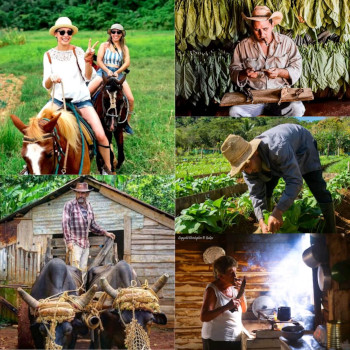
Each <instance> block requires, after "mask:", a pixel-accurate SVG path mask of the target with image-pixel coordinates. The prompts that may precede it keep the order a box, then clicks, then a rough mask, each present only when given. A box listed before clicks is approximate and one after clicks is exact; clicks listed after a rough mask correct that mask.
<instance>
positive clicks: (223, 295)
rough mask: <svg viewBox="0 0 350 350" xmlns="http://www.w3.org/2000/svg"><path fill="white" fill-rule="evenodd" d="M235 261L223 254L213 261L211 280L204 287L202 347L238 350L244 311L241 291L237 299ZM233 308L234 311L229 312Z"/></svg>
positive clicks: (201, 317) (245, 302)
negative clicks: (213, 279) (212, 280)
mask: <svg viewBox="0 0 350 350" xmlns="http://www.w3.org/2000/svg"><path fill="white" fill-rule="evenodd" d="M237 266H238V264H237V261H236V260H235V259H233V258H232V257H230V256H222V257H220V258H218V259H216V260H215V261H214V264H213V268H214V277H215V278H216V279H215V281H214V282H212V283H209V284H208V285H207V287H206V290H205V293H204V298H203V304H202V309H201V315H200V319H201V321H202V322H203V325H202V341H203V350H226V349H227V350H228V349H230V350H236V349H237V350H240V349H241V341H240V340H241V333H242V330H243V325H242V312H246V311H247V301H246V299H245V296H244V294H243V295H242V297H241V298H240V299H239V300H238V299H236V297H237V294H238V291H237V289H236V288H235V287H237V288H239V287H240V285H241V281H240V280H238V279H237V278H236V271H237ZM232 310H233V312H231V311H232Z"/></svg>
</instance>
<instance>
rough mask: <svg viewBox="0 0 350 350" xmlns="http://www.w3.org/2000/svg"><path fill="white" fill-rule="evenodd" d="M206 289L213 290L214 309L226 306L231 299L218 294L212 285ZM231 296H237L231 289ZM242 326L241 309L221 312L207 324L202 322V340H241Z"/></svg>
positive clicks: (217, 290)
mask: <svg viewBox="0 0 350 350" xmlns="http://www.w3.org/2000/svg"><path fill="white" fill-rule="evenodd" d="M207 288H213V290H214V292H215V296H216V304H215V309H216V308H218V307H220V306H224V305H226V304H227V303H228V302H229V301H230V300H231V298H229V297H227V296H226V295H225V294H223V293H222V292H220V290H219V289H218V288H217V287H216V286H215V284H214V283H209V284H208V285H207ZM232 291H233V295H234V296H237V294H238V292H237V290H236V289H234V288H233V287H232ZM242 329H243V325H242V308H241V306H240V307H239V308H238V311H234V312H231V311H229V310H227V311H225V312H223V313H222V314H221V315H219V316H218V317H216V318H214V319H213V320H211V321H209V322H203V325H202V338H203V339H211V340H214V341H238V340H240V339H241V333H242Z"/></svg>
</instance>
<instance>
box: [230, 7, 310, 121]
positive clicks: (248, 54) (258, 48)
mask: <svg viewBox="0 0 350 350" xmlns="http://www.w3.org/2000/svg"><path fill="white" fill-rule="evenodd" d="M242 16H243V18H244V19H245V20H246V21H247V22H249V23H250V25H251V30H252V35H251V36H250V37H249V38H246V39H244V40H242V41H241V42H240V43H238V45H237V46H236V48H235V50H234V53H233V57H232V61H231V65H230V76H231V79H232V81H233V82H234V83H235V84H236V85H237V86H239V87H240V88H247V87H248V88H251V89H253V90H266V89H282V88H283V87H287V86H291V85H293V84H295V83H296V82H297V81H298V80H299V78H300V75H301V69H302V58H301V55H300V53H299V51H298V48H297V46H296V45H295V43H294V41H293V40H292V39H291V38H289V37H288V36H286V35H282V34H279V33H277V32H275V31H273V29H274V26H276V25H278V24H279V23H281V21H282V18H283V15H282V13H281V12H278V11H276V12H274V13H271V11H270V9H269V8H268V7H266V6H256V7H255V8H254V11H253V13H252V16H251V17H248V16H246V15H245V14H243V13H242ZM229 113H230V116H232V117H257V116H259V115H261V114H263V113H265V114H267V115H278V116H280V115H282V116H295V117H302V116H303V115H304V113H305V107H304V105H303V103H302V102H301V101H295V102H291V103H282V104H280V105H277V104H267V103H258V104H250V105H240V106H233V107H231V108H230V112H229Z"/></svg>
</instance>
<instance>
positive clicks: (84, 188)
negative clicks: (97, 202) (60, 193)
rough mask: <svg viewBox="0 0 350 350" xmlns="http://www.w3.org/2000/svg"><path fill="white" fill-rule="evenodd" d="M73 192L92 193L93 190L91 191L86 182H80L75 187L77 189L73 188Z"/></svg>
mask: <svg viewBox="0 0 350 350" xmlns="http://www.w3.org/2000/svg"><path fill="white" fill-rule="evenodd" d="M70 189H71V190H73V191H75V192H91V191H93V190H90V189H89V185H88V184H87V183H86V182H78V183H77V184H76V185H75V188H73V187H71V188H70Z"/></svg>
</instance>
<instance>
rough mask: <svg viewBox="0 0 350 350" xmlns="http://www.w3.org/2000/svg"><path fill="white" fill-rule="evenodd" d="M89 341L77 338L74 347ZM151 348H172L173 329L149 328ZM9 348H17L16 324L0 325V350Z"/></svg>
mask: <svg viewBox="0 0 350 350" xmlns="http://www.w3.org/2000/svg"><path fill="white" fill-rule="evenodd" d="M89 343H90V341H89V340H88V339H79V340H78V342H77V344H76V347H75V348H76V349H88V348H89ZM151 348H152V350H157V349H158V350H173V349H174V330H172V329H166V328H162V329H161V328H155V327H153V328H152V330H151ZM10 349H17V325H13V326H6V327H1V326H0V350H10ZM113 349H116V348H113Z"/></svg>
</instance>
